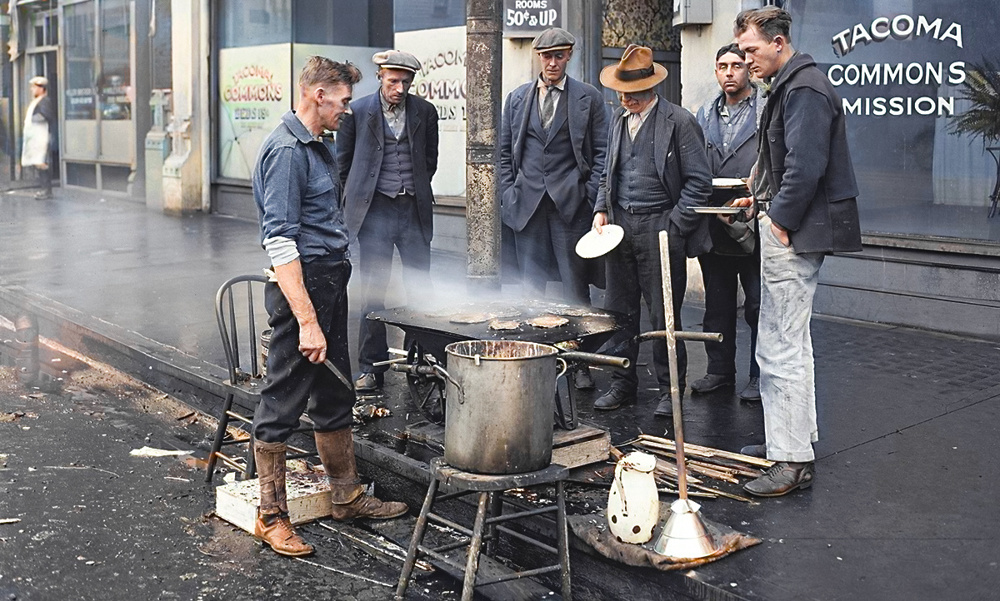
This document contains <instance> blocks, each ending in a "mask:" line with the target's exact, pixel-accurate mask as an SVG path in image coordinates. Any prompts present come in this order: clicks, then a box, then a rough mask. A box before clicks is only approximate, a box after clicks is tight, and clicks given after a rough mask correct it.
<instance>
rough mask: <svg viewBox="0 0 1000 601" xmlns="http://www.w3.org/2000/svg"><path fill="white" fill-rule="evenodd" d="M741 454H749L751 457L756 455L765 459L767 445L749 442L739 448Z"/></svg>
mask: <svg viewBox="0 0 1000 601" xmlns="http://www.w3.org/2000/svg"><path fill="white" fill-rule="evenodd" d="M740 454H741V455H749V456H751V457H757V458H758V459H767V445H766V444H751V445H747V446H745V447H743V448H742V449H740Z"/></svg>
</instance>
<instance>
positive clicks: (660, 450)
mask: <svg viewBox="0 0 1000 601" xmlns="http://www.w3.org/2000/svg"><path fill="white" fill-rule="evenodd" d="M636 446H638V447H640V448H643V449H646V450H648V451H649V452H650V453H655V454H659V455H663V456H664V457H669V458H671V459H674V458H675V455H674V454H673V453H672V452H671V451H672V449H669V448H668V447H667V446H666V445H660V444H655V443H651V442H649V441H645V440H640V441H639V442H637V443H636ZM691 455H693V456H695V457H700V458H701V459H703V460H704V461H697V460H694V459H689V460H688V465H689V466H691V465H702V466H704V467H706V468H708V469H711V470H715V471H718V472H722V473H724V474H728V475H730V476H736V475H739V476H746V477H747V478H759V477H760V470H752V469H749V468H746V467H744V466H742V465H733V464H731V463H730V462H728V461H725V460H723V459H721V458H718V457H702V456H701V455H698V454H696V453H691ZM724 461H725V462H724ZM723 462H724V463H723ZM705 475H706V476H707V475H708V474H705Z"/></svg>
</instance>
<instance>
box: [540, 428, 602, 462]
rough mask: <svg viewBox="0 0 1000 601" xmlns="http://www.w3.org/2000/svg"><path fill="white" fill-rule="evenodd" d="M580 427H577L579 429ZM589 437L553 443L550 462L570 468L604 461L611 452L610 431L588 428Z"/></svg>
mask: <svg viewBox="0 0 1000 601" xmlns="http://www.w3.org/2000/svg"><path fill="white" fill-rule="evenodd" d="M579 429H580V428H577V430H579ZM590 430H591V432H588V435H589V438H585V439H582V440H576V441H573V442H569V443H567V444H555V445H553V448H552V463H558V464H559V465H565V466H566V467H568V468H570V469H572V468H574V467H580V466H583V465H590V464H591V463H596V462H598V461H606V460H607V459H608V456H609V455H610V454H611V433H609V432H608V431H607V430H600V429H598V428H590Z"/></svg>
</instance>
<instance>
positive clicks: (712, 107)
mask: <svg viewBox="0 0 1000 601" xmlns="http://www.w3.org/2000/svg"><path fill="white" fill-rule="evenodd" d="M725 102H726V95H725V94H719V95H718V96H716V97H715V99H714V100H712V101H711V102H709V103H708V104H706V105H705V106H703V107H701V108H700V109H698V116H697V119H698V125H700V126H701V129H702V131H703V132H704V133H705V153H706V154H707V155H708V164H709V166H710V167H711V169H712V177H732V178H744V177H748V176H749V175H750V170H751V169H753V166H754V164H755V163H756V162H757V116H758V114H759V112H760V111H759V110H758V109H763V106H764V100H762V99H761V98H759V97H758V95H757V93H756V88H754V93H753V94H752V95H751V96H750V106H749V107H748V108H749V110H750V111H751V114H750V115H748V116H747V118H746V120H745V121H744V122H743V125H742V126H740V129H739V131H738V132H736V135H735V136H733V141H732V143H731V144H730V148H729V149H724V148H723V146H722V140H721V139H715V138H716V137H717V135H716V134H717V132H721V131H722V127H721V126H723V125H725V124H724V123H722V118H721V117H719V108H720V107H721V106H722V104H723V103H725ZM738 196H746V190H745V189H744V190H743V191H742V192H741V191H739V190H729V189H715V190H713V191H712V195H711V196H710V197H709V199H708V201H709V202H708V204H710V205H711V206H713V207H721V206H722V205H724V204H725V203H726V202H728V201H730V200H732V199H734V198H736V197H738ZM708 231H709V233H710V234H711V236H712V252H714V253H718V254H725V255H745V254H747V253H746V251H744V250H743V249H742V248H740V244H739V243H738V242H737V241H736V240H734V239H733V237H732V236H731V235H730V234H729V233H728V232H727V231H726V228H725V226H723V225H722V222H721V221H720V220H718V219H716V218H715V217H710V218H709V219H708Z"/></svg>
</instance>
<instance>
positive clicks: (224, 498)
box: [215, 471, 330, 534]
mask: <svg viewBox="0 0 1000 601" xmlns="http://www.w3.org/2000/svg"><path fill="white" fill-rule="evenodd" d="M285 488H286V490H287V495H288V515H289V518H290V519H291V521H292V524H295V525H298V524H305V523H307V522H311V521H313V520H317V519H319V518H323V517H327V516H328V515H330V489H329V486H328V485H327V483H326V481H325V479H324V477H323V476H322V475H320V474H302V473H298V472H291V471H290V472H288V473H287V475H286V477H285ZM259 505H260V486H259V485H258V484H257V479H256V478H254V479H253V480H243V481H241V482H233V483H231V484H224V485H221V486H218V487H216V489H215V515H217V516H219V517H220V518H222V519H224V520H226V521H227V522H229V523H230V524H232V525H234V526H236V527H238V528H242V529H243V530H246V531H247V532H249V533H251V534H253V530H254V522H256V520H257V507H258V506H259Z"/></svg>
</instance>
